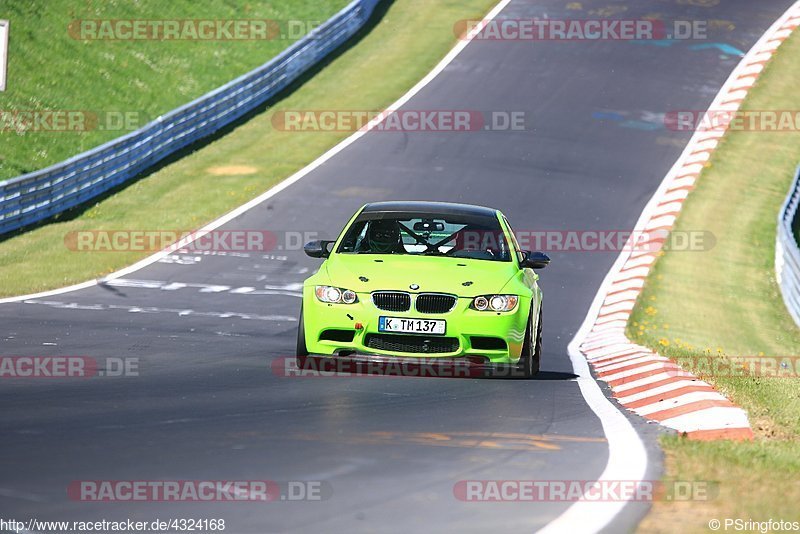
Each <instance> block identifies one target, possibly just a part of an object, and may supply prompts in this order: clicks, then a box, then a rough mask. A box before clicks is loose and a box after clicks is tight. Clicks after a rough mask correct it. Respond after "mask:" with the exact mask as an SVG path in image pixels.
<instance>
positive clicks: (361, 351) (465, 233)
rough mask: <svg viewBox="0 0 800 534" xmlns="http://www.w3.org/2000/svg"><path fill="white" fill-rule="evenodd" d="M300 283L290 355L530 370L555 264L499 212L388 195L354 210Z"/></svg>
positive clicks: (314, 247) (314, 252)
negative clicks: (545, 280) (544, 278)
mask: <svg viewBox="0 0 800 534" xmlns="http://www.w3.org/2000/svg"><path fill="white" fill-rule="evenodd" d="M304 250H305V253H306V254H307V255H309V256H311V257H313V258H321V259H324V261H323V263H322V265H321V266H320V268H319V270H318V271H317V272H316V273H314V274H313V275H312V276H310V277H309V278H308V279H307V280H306V281H305V282H304V284H303V298H302V305H301V309H300V318H299V324H298V334H297V360H298V363H300V364H305V363H306V361H307V360H308V358H309V357H314V358H332V359H355V360H357V361H359V360H363V361H392V360H393V359H402V360H403V361H408V360H409V359H413V360H412V361H425V362H432V361H433V362H463V363H464V364H466V365H469V366H473V367H476V368H479V369H487V370H488V369H513V370H515V371H517V372H518V373H519V374H521V375H522V376H525V377H531V376H534V375H535V374H536V373H537V372H538V371H539V367H540V363H541V356H542V291H541V290H540V288H539V286H538V284H537V280H538V278H539V276H538V274H537V273H536V270H538V269H543V268H544V267H546V266H547V265H548V264H549V263H550V258H548V257H547V255H545V254H544V253H541V252H531V251H523V250H521V249H520V247H519V245H518V243H517V240H516V238H515V236H514V232H513V231H512V229H511V226H510V225H509V223H508V220H507V219H506V217H505V216H504V215H503V214H502V213H501V212H500V211H498V210H496V209H491V208H486V207H480V206H472V205H466V204H454V203H445V202H420V201H403V202H401V201H391V202H375V203H370V204H366V205H365V206H363V207H362V208H361V209H359V210H358V211H357V212H356V213H355V214H354V215H353V216H352V218H351V219H350V221H349V222H348V223H347V225H346V226H345V227H344V229H343V231H342V232H341V234H340V235H339V237H338V238H337V239H336V240H335V241H326V240H317V241H312V242H310V243H307V244H306V245H305V247H304Z"/></svg>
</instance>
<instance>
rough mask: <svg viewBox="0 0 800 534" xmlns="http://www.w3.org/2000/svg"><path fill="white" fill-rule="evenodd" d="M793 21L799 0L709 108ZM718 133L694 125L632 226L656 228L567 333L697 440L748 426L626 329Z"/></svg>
mask: <svg viewBox="0 0 800 534" xmlns="http://www.w3.org/2000/svg"><path fill="white" fill-rule="evenodd" d="M798 21H800V1H798V2H796V3H795V4H794V5H793V6H792V7H790V8H789V9H788V10H787V11H786V12H785V13H784V14H783V16H781V17H780V18H779V19H778V20H777V21H776V22H775V23H774V24H773V25H772V26H771V27H770V28H769V30H767V31H766V32H765V33H764V35H762V36H761V38H760V39H759V40H758V42H757V43H756V44H755V45H754V46H753V47H752V49H751V50H750V51H749V52H748V53H747V54H746V55H745V57H744V58H743V59H742V60H741V62H740V63H739V64H738V65H737V67H736V68H735V69H734V71H733V72H732V73H731V75H730V76H729V77H728V80H727V81H726V82H725V84H724V85H723V87H722V89H721V90H720V91H719V93H718V94H717V96H716V98H715V99H714V102H713V103H712V104H711V106H710V107H709V110H715V109H720V108H722V109H725V110H726V111H731V112H736V111H737V110H738V109H739V107H740V105H741V104H742V102H744V100H745V97H746V96H747V93H748V91H749V90H750V89H751V88H752V87H753V86H754V85H755V82H756V80H757V79H758V77H759V76H760V74H761V72H763V70H764V68H765V67H766V65H767V63H768V62H769V61H770V59H771V58H772V56H773V55H774V53H775V51H776V50H777V49H778V47H779V46H780V44H781V43H783V42H784V41H785V40H786V39H787V38H788V37H789V35H791V33H792V32H793V31H794V30H795V29H796V28H798V26H800V23H799V22H798ZM725 128H727V126H726V127H725ZM724 134H725V130H719V131H717V130H715V131H711V132H703V131H695V132H694V134H693V136H692V139H691V140H690V141H689V143H688V144H687V146H686V147H685V148H684V150H683V153H682V154H681V156H680V157H679V158H678V160H677V161H676V162H675V164H674V165H673V167H672V169H670V171H669V172H668V173H667V175H666V176H665V178H664V180H663V181H662V183H661V185H660V186H659V188H658V190H657V191H656V193H655V194H654V195H653V197H652V198H651V199H650V201H649V202H648V204H647V206H646V207H645V209H644V211H643V212H642V215H641V216H640V218H639V221H638V222H637V224H636V226H635V231H636V230H641V229H645V230H648V231H650V232H653V233H658V235H655V236H653V237H652V238H650V239H648V240H647V241H646V242H645V243H643V245H645V246H646V248H647V249H648V250H645V251H641V250H635V251H623V252H622V253H620V255H619V256H618V257H617V261H616V262H615V263H614V266H613V267H612V268H611V270H610V271H609V273H608V275H607V276H606V279H605V280H604V281H603V285H602V286H601V288H600V290H599V291H598V293H597V295H596V296H595V300H596V302H599V303H600V305H598V306H597V310H596V312H595V314H594V315H592V310H590V313H589V315H588V316H587V319H586V321H585V323H584V326H586V325H587V323H588V327H587V330H588V332H587V333H586V334H585V335H584V336H583V338H581V337H580V336H579V335H576V336H575V339H573V343H574V344H575V345H576V346H577V349H576V351H577V352H578V353H579V354H580V355H582V356H583V357H584V358H585V359H586V360H588V361H589V363H590V365H591V366H592V368H593V370H594V374H595V376H596V377H597V379H598V380H603V381H605V382H606V383H608V385H609V386H610V387H611V395H612V396H613V397H615V398H616V399H617V401H618V402H619V403H620V404H621V405H622V406H624V407H625V408H626V409H628V410H631V411H633V412H634V413H638V414H640V415H642V416H644V417H646V418H647V419H649V420H651V421H658V422H660V423H661V424H662V425H664V426H666V427H669V428H673V429H675V430H677V431H679V432H681V433H682V434H683V435H684V436H686V437H687V438H689V439H698V440H712V439H740V440H741V439H753V432H752V430H751V428H750V425H749V422H748V419H747V414H746V413H745V412H744V410H742V409H741V408H738V407H736V406H735V405H734V404H733V403H732V402H731V401H730V400H728V399H727V398H725V397H724V396H723V395H721V394H720V393H719V392H717V391H716V390H715V389H714V387H713V386H711V385H710V384H708V383H706V382H704V381H702V380H700V379H698V378H697V377H695V376H693V375H691V374H690V373H687V372H686V371H684V370H682V369H681V368H680V367H679V366H678V365H677V364H676V363H675V362H673V361H671V360H669V359H668V358H665V357H663V356H661V355H659V354H658V353H657V352H655V351H652V350H650V349H648V348H646V347H642V346H639V345H637V344H635V343H633V342H631V341H630V340H629V339H628V338H627V336H626V334H625V332H626V328H627V323H628V320H629V318H630V315H631V312H632V310H633V307H634V306H635V303H636V300H637V299H638V296H639V294H640V293H641V291H642V288H643V286H644V280H645V278H647V275H648V274H649V273H650V269H651V267H652V266H653V264H654V263H655V260H656V258H657V257H658V256H659V255H660V254H661V249H662V248H663V244H664V242H665V241H666V239H667V235H666V234H667V232H669V231H671V230H672V229H673V228H674V224H675V221H676V219H677V217H678V216H679V215H680V212H681V208H682V207H683V203H684V201H685V200H686V198H687V197H688V196H689V194H690V193H691V191H692V190H694V188H695V184H696V181H697V180H698V179H699V177H700V174H701V172H702V170H703V167H704V165H705V164H706V162H708V161H709V160H710V158H711V155H712V154H713V152H714V150H716V148H717V146H718V145H719V140H720V139H721V138H722V137H723V135H724ZM660 232H664V233H665V235H664V236H661V235H660ZM649 249H654V250H649ZM593 309H594V306H593ZM582 331H583V329H582ZM582 331H581V332H582ZM581 332H579V334H581ZM581 339H582V341H581ZM571 345H572V344H571Z"/></svg>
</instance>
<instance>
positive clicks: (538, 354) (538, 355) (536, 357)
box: [531, 304, 542, 376]
mask: <svg viewBox="0 0 800 534" xmlns="http://www.w3.org/2000/svg"><path fill="white" fill-rule="evenodd" d="M541 364H542V306H541V304H540V305H539V318H538V319H537V320H536V348H535V349H534V351H533V362H532V365H531V376H536V375H537V374H538V373H539V366H540V365H541Z"/></svg>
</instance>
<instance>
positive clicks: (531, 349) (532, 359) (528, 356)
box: [519, 307, 542, 378]
mask: <svg viewBox="0 0 800 534" xmlns="http://www.w3.org/2000/svg"><path fill="white" fill-rule="evenodd" d="M541 360H542V310H541V307H540V308H539V317H538V319H537V320H536V336H535V337H534V336H533V314H532V313H531V314H530V317H529V318H528V327H527V328H526V329H525V342H524V343H523V345H522V355H521V357H520V361H519V366H520V369H521V371H522V376H524V377H525V378H531V377H533V376H536V374H537V373H538V372H539V365H540V363H541Z"/></svg>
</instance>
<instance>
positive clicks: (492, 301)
mask: <svg viewBox="0 0 800 534" xmlns="http://www.w3.org/2000/svg"><path fill="white" fill-rule="evenodd" d="M517 302H519V297H518V296H516V295H481V296H480V297H475V298H474V299H472V308H473V309H475V310H478V311H493V312H505V311H511V310H513V309H514V308H516V307H517Z"/></svg>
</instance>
